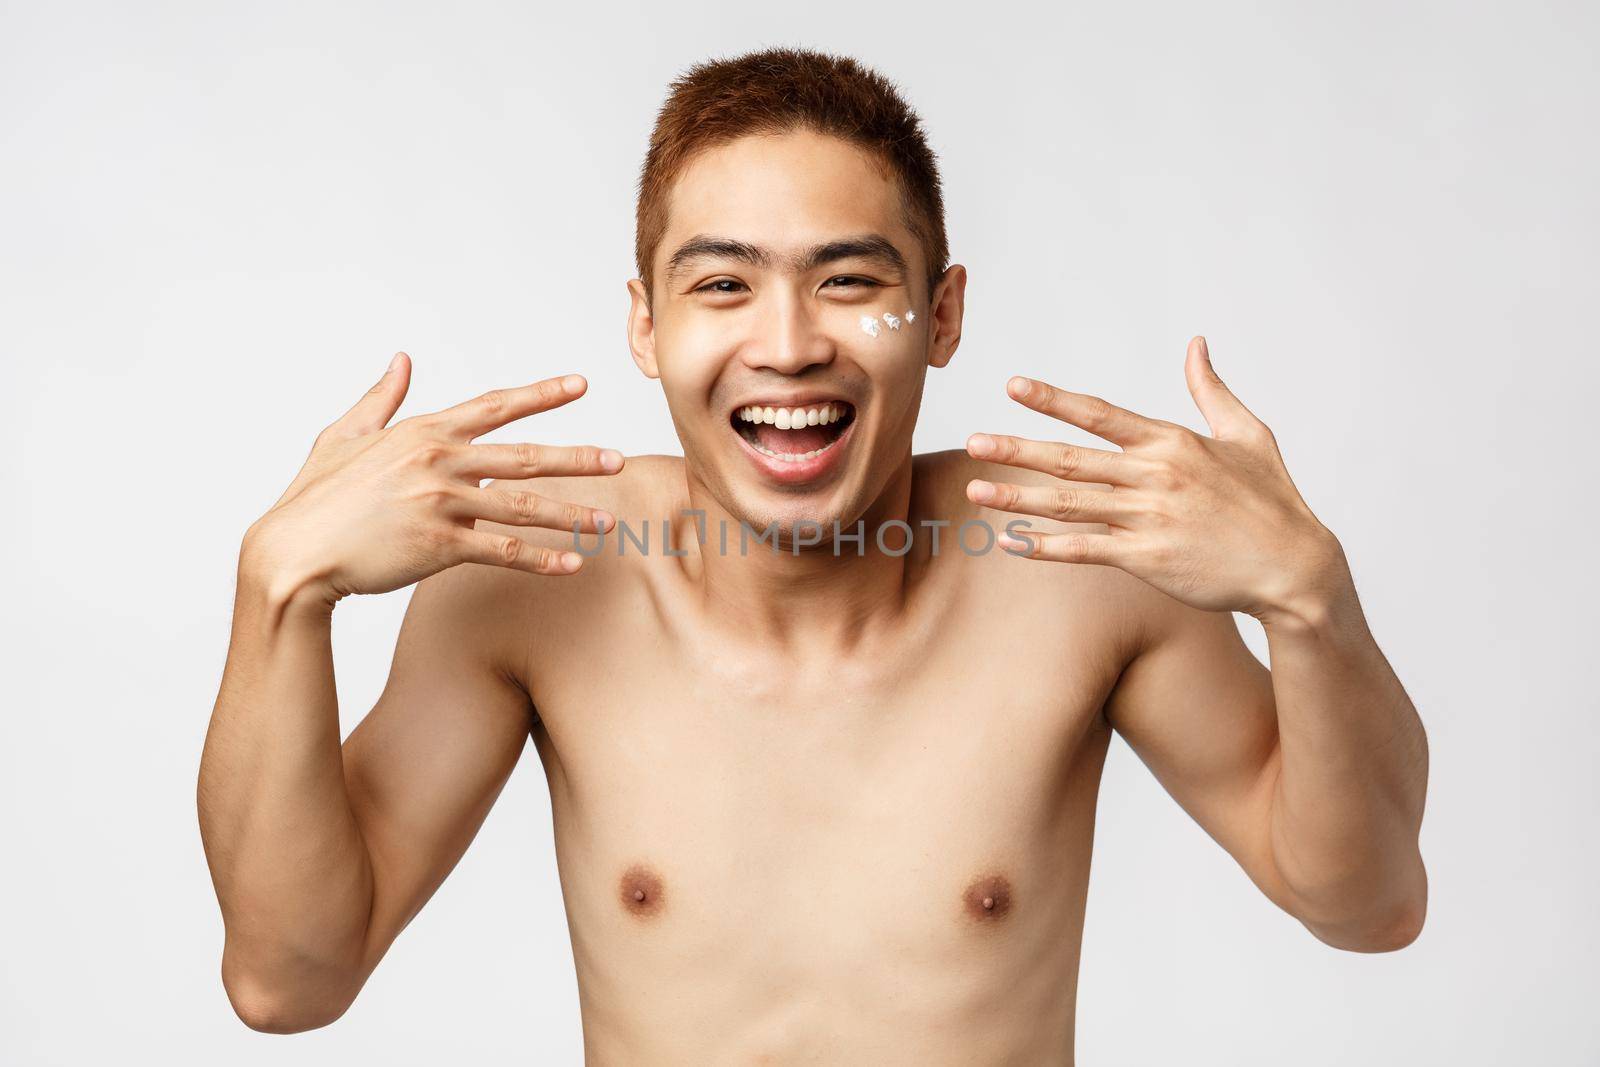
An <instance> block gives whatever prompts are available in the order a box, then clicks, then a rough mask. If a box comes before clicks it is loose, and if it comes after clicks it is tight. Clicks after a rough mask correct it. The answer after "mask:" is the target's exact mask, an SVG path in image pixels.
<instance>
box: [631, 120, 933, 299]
mask: <svg viewBox="0 0 1600 1067" xmlns="http://www.w3.org/2000/svg"><path fill="white" fill-rule="evenodd" d="M859 233H881V234H883V235H884V236H885V237H887V238H889V240H891V241H893V242H894V244H895V246H896V247H897V248H899V249H900V250H901V253H902V254H903V255H905V256H906V258H907V261H908V262H911V263H920V262H921V258H922V257H921V250H920V249H919V248H918V247H917V244H916V241H915V238H914V236H913V235H912V233H911V231H910V229H909V228H908V227H907V226H906V220H905V214H904V208H903V201H902V198H901V195H900V184H899V182H898V181H897V180H896V179H895V176H894V173H893V172H892V171H891V170H890V169H889V168H888V166H887V165H886V164H884V163H883V162H882V161H880V160H878V159H877V158H875V157H874V156H873V155H871V153H869V152H867V151H866V150H865V149H862V148H859V147H857V146H855V145H853V144H850V143H849V142H848V141H844V140H842V139H840V138H838V137H831V136H828V135H826V134H818V133H815V132H812V131H809V130H802V131H796V132H793V133H785V134H777V135H762V136H750V137H742V138H740V139H739V140H737V141H733V142H731V143H729V144H726V145H719V146H718V147H716V148H711V149H707V150H706V151H704V152H701V153H700V154H698V155H697V156H695V157H694V158H693V159H692V160H690V162H689V164H688V165H687V166H686V167H685V168H684V169H683V172H682V173H681V174H680V175H679V176H678V180H677V181H676V182H675V183H674V184H673V186H672V190H671V193H670V195H669V196H668V197H667V226H666V231H665V233H664V234H663V236H662V240H661V243H660V244H659V245H658V246H657V247H656V252H655V261H656V266H657V267H658V268H659V267H660V266H661V264H662V263H663V262H664V261H665V259H666V257H668V256H670V255H671V254H672V250H673V249H674V248H676V247H678V245H679V244H681V243H682V242H683V241H685V240H687V239H688V238H689V237H691V236H694V235H697V234H715V235H716V236H718V237H728V238H732V239H734V240H740V241H747V242H749V243H751V244H759V245H765V246H769V247H772V248H778V249H783V248H803V247H809V246H812V245H815V244H818V243H821V242H824V241H827V240H830V239H832V238H836V237H838V236H840V235H841V234H859Z"/></svg>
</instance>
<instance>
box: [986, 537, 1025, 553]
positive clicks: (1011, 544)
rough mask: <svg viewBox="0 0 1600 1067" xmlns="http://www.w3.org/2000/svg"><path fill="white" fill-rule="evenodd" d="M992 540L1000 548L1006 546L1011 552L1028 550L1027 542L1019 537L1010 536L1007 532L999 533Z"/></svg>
mask: <svg viewBox="0 0 1600 1067" xmlns="http://www.w3.org/2000/svg"><path fill="white" fill-rule="evenodd" d="M994 540H995V543H996V544H998V545H999V546H1000V547H1001V548H1008V549H1010V550H1011V551H1013V552H1026V551H1027V550H1028V542H1026V541H1024V540H1022V539H1021V538H1017V537H1012V536H1011V535H1010V534H1007V533H1003V534H999V535H998V536H996V537H995V539H994Z"/></svg>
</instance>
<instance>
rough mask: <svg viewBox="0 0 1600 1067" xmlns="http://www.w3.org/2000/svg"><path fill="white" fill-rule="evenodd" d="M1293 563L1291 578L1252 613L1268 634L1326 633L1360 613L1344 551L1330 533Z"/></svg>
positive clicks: (1296, 555) (1312, 542) (1313, 541)
mask: <svg viewBox="0 0 1600 1067" xmlns="http://www.w3.org/2000/svg"><path fill="white" fill-rule="evenodd" d="M1294 559H1295V564H1296V565H1295V567H1294V568H1293V573H1292V575H1291V576H1290V577H1288V578H1286V579H1285V580H1283V581H1282V582H1280V583H1279V584H1278V587H1277V589H1276V590H1275V591H1274V592H1273V593H1272V594H1271V595H1269V596H1268V597H1266V598H1265V599H1264V601H1263V604H1262V606H1261V608H1259V609H1258V610H1257V611H1255V612H1252V614H1254V615H1255V617H1256V619H1257V620H1258V621H1259V622H1260V623H1261V625H1262V626H1264V627H1265V628H1266V629H1268V630H1269V631H1271V630H1278V631H1283V632H1294V633H1313V632H1324V631H1327V630H1329V629H1330V628H1333V627H1335V626H1337V625H1338V623H1339V620H1340V619H1342V618H1345V617H1347V616H1348V615H1349V613H1350V611H1351V610H1352V609H1354V610H1359V609H1358V608H1357V607H1356V605H1357V600H1356V588H1355V580H1354V578H1352V577H1351V574H1350V565H1349V561H1348V560H1346V558H1345V554H1344V547H1343V546H1342V545H1340V544H1339V541H1338V539H1337V538H1336V537H1334V536H1333V534H1332V533H1331V532H1329V531H1327V530H1326V529H1324V530H1323V531H1322V532H1321V533H1320V534H1318V535H1316V536H1315V537H1314V538H1312V539H1311V540H1310V541H1309V542H1308V543H1307V544H1306V545H1305V546H1304V547H1303V548H1301V549H1299V550H1298V551H1296V552H1295V553H1294Z"/></svg>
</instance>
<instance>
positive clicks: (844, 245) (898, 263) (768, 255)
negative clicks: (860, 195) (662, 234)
mask: <svg viewBox="0 0 1600 1067" xmlns="http://www.w3.org/2000/svg"><path fill="white" fill-rule="evenodd" d="M780 258H782V259H784V260H785V262H786V264H787V266H788V267H789V269H790V270H792V271H796V272H798V271H807V270H815V269H817V268H818V267H822V266H826V265H827V264H829V263H837V262H838V261H839V260H842V259H866V260H872V261H875V262H877V263H878V264H879V265H881V266H883V267H887V268H889V269H891V270H897V271H904V270H905V269H906V259H905V257H904V256H902V255H901V254H900V250H899V249H898V248H896V247H895V246H894V243H893V242H891V241H890V240H889V239H888V238H887V237H884V236H883V235H882V234H876V233H864V234H858V235H856V236H853V237H841V238H839V239H838V240H835V241H828V242H826V243H824V244H820V245H813V246H812V247H810V248H807V249H803V250H802V251H800V252H798V253H796V254H794V255H792V256H786V257H779V256H777V255H774V254H773V253H772V251H771V250H769V249H766V248H762V247H761V246H760V245H753V244H750V243H749V242H747V241H737V240H734V239H733V238H731V237H713V236H710V235H708V234H698V235H696V236H694V237H691V238H689V239H688V240H687V241H685V242H684V243H683V244H681V245H679V246H678V248H677V250H676V251H675V252H673V253H672V255H671V256H670V257H669V258H668V259H667V277H668V279H673V278H676V277H677V276H678V275H679V274H682V273H683V272H684V270H685V269H686V268H687V267H688V266H689V265H690V264H691V263H693V262H694V261H695V260H698V259H731V260H734V261H736V262H739V263H748V264H749V265H751V266H753V267H770V266H772V265H773V264H774V263H776V262H777V261H778V260H779V259H780Z"/></svg>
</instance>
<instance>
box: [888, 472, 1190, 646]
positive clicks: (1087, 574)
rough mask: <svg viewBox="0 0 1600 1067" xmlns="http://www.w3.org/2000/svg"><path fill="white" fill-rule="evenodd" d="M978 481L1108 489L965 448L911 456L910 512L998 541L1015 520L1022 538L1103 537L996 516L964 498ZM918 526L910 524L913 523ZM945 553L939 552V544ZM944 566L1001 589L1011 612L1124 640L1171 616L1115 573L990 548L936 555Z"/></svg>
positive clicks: (1075, 527) (1165, 603) (1076, 526)
mask: <svg viewBox="0 0 1600 1067" xmlns="http://www.w3.org/2000/svg"><path fill="white" fill-rule="evenodd" d="M975 478H981V479H983V480H984V481H989V482H1009V483H1011V484H1013V485H1023V486H1030V487H1036V488H1067V489H1106V488H1108V487H1107V486H1105V485H1103V484H1100V483H1094V482H1081V481H1073V480H1070V479H1064V478H1058V477H1056V476H1054V475H1051V474H1046V473H1044V472H1042V471H1035V470H1029V469H1027V468H1023V467H1012V466H1007V465H1006V464H1003V463H993V462H990V461H988V460H981V459H975V458H974V457H972V456H970V455H968V454H967V452H966V451H965V450H962V449H949V450H947V451H942V452H927V453H923V454H921V455H917V456H915V457H913V475H912V486H913V488H912V508H911V510H912V513H913V514H914V515H916V516H919V517H921V518H923V519H925V520H927V519H933V518H935V517H937V518H942V519H947V520H949V521H950V524H951V526H952V527H953V528H954V529H953V530H952V532H953V533H959V531H960V528H961V527H962V526H963V524H966V523H984V524H987V525H988V527H989V528H990V529H991V530H992V531H993V532H994V534H996V535H998V534H1000V533H1003V532H1006V530H1007V528H1008V526H1009V524H1011V523H1013V522H1016V523H1018V526H1016V527H1012V528H1013V529H1019V530H1020V531H1021V532H1023V533H1024V534H1044V535H1049V534H1057V533H1089V534H1105V533H1108V532H1109V529H1110V528H1109V527H1107V526H1105V525H1104V524H1101V523H1088V522H1062V521H1060V520H1057V519H1051V518H1047V517H1044V516H1039V515H1024V514H1021V513H1018V512H1008V511H999V510H996V509H994V508H989V507H984V506H983V505H981V504H974V503H973V502H972V501H970V500H969V499H967V485H968V484H969V483H970V482H971V481H972V480H973V479H975ZM915 522H916V520H915V519H914V520H913V523H915ZM985 537H986V535H984V534H983V533H981V531H980V532H976V533H970V532H969V534H968V535H967V536H966V537H965V539H964V541H965V543H966V544H968V545H970V546H972V548H976V547H978V546H979V545H980V543H981V542H982V541H983V539H984V538H985ZM941 548H942V546H941ZM941 555H942V557H944V558H946V559H949V560H960V561H961V565H963V566H968V567H971V568H973V569H974V571H975V573H979V574H982V575H983V581H984V582H985V583H986V584H989V585H991V586H993V587H994V588H997V589H999V590H1002V591H1003V592H1002V595H1003V596H1004V597H1005V598H1006V603H1007V604H1008V611H1014V612H1017V613H1019V614H1023V615H1028V616H1030V617H1033V618H1036V619H1040V620H1045V619H1050V618H1055V617H1057V616H1058V615H1059V613H1060V612H1061V611H1066V612H1069V613H1072V614H1074V615H1078V614H1082V613H1085V612H1088V613H1091V614H1093V615H1094V616H1095V617H1096V618H1098V619H1099V620H1101V622H1102V623H1103V624H1104V625H1105V626H1108V627H1113V628H1115V629H1117V630H1119V631H1120V632H1122V633H1124V634H1136V633H1143V632H1145V631H1146V630H1148V628H1149V627H1150V626H1151V625H1152V623H1154V622H1155V621H1156V620H1158V619H1161V618H1165V617H1166V616H1167V615H1169V614H1170V612H1171V610H1172V607H1173V605H1174V603H1175V602H1173V601H1172V600H1171V598H1169V597H1167V596H1166V595H1165V594H1163V593H1160V592H1158V591H1157V590H1155V589H1154V588H1152V587H1151V586H1149V585H1148V584H1146V583H1145V582H1143V581H1141V580H1140V579H1138V578H1135V577H1134V576H1133V575H1131V574H1128V573H1127V572H1125V571H1122V570H1119V569H1117V568H1115V567H1109V566H1098V565H1090V564H1078V563H1058V562H1055V561H1052V560H1038V559H1023V558H1021V557H1018V556H1014V555H1012V554H1010V553H1008V552H1005V551H1003V550H1002V549H1000V548H998V547H995V548H993V549H992V550H991V551H988V552H980V553H975V554H971V550H970V549H969V550H968V551H967V552H962V551H955V552H953V553H944V552H941Z"/></svg>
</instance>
